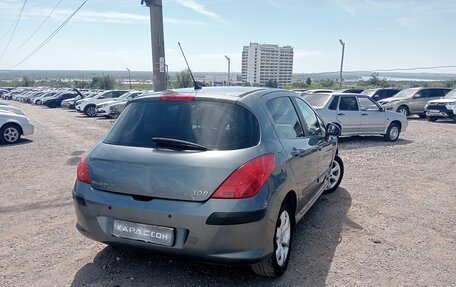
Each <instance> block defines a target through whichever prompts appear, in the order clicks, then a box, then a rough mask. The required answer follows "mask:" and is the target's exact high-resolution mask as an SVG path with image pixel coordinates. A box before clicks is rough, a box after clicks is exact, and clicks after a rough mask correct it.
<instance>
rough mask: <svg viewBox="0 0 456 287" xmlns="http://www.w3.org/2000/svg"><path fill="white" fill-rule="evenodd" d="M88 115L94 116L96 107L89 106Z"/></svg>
mask: <svg viewBox="0 0 456 287" xmlns="http://www.w3.org/2000/svg"><path fill="white" fill-rule="evenodd" d="M87 115H88V116H89V117H94V116H95V115H96V111H95V107H88V108H87Z"/></svg>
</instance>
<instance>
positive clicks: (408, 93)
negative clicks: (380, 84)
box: [393, 88, 419, 99]
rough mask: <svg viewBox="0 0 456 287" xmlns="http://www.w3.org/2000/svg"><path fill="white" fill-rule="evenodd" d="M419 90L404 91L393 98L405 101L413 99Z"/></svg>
mask: <svg viewBox="0 0 456 287" xmlns="http://www.w3.org/2000/svg"><path fill="white" fill-rule="evenodd" d="M418 90H419V88H413V89H405V90H402V91H400V92H399V93H397V94H396V95H394V96H393V98H396V99H407V98H411V97H413V95H415V94H416V92H418Z"/></svg>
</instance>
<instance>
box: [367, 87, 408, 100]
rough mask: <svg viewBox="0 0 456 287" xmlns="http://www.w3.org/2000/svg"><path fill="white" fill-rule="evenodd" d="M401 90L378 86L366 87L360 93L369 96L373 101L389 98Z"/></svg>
mask: <svg viewBox="0 0 456 287" xmlns="http://www.w3.org/2000/svg"><path fill="white" fill-rule="evenodd" d="M400 91H401V90H399V89H395V88H380V89H368V90H365V91H362V92H361V94H362V95H366V96H369V97H371V98H372V99H373V100H374V101H380V100H383V99H386V98H391V97H392V96H394V95H395V94H397V93H399V92H400Z"/></svg>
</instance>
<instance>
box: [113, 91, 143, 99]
mask: <svg viewBox="0 0 456 287" xmlns="http://www.w3.org/2000/svg"><path fill="white" fill-rule="evenodd" d="M137 93H138V92H127V93H125V94H123V95H122V96H120V97H118V98H117V99H118V100H125V99H126V98H128V97H129V96H131V95H133V94H137Z"/></svg>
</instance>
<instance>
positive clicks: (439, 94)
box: [432, 89, 447, 98]
mask: <svg viewBox="0 0 456 287" xmlns="http://www.w3.org/2000/svg"><path fill="white" fill-rule="evenodd" d="M433 92H434V93H433V95H432V97H434V98H435V97H437V98H441V97H444V96H445V95H446V93H447V90H443V89H435V90H434V91H433Z"/></svg>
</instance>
